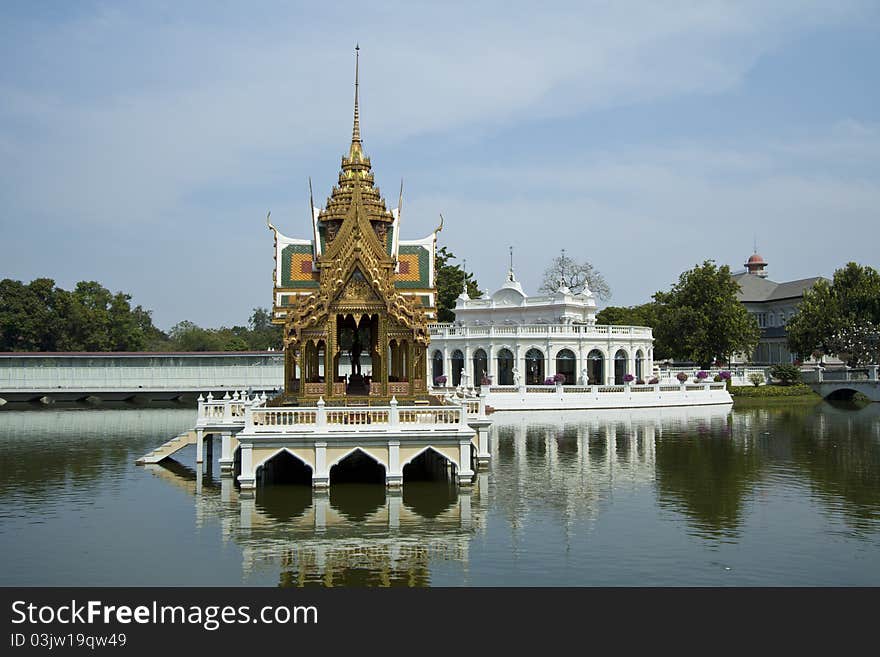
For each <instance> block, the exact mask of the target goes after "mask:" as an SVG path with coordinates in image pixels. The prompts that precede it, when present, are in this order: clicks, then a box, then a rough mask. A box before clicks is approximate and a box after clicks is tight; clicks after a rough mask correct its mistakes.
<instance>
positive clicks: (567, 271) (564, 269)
mask: <svg viewBox="0 0 880 657" xmlns="http://www.w3.org/2000/svg"><path fill="white" fill-rule="evenodd" d="M562 282H564V283H565V285H566V287H568V289H570V290H571V291H572V292H574V293H575V294H578V293H580V292H582V291H583V289H584V288H585V287H586V288H588V289H589V290H590V291H591V292H592V293H593V294H595V295H596V296H597V297H598V298H599V299H601V300H602V301H605V300H607V299H610V298H611V288H610V287H608V283H606V282H605V278H604V277H603V276H602V274H600V273H599V272H598V271H596V269H595V268H594V267H593V265H592V264H590V263H589V262H587V261H586V260H585V261H584V262H580V263H578V262H575V260H574V259H572V258H569V257H568V256H567V255H565V249H562V253H561V254H560V255H559V256H557V257H556V258H554V259H553V262H551V263H550V266H549V267H547V269H546V270H544V281H543V283H541V287H540V288H538V289H539V290H540V291H541V292H548V293H550V292H555V291H556V290H558V289H559V285H560V283H562Z"/></svg>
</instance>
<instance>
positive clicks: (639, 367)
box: [636, 349, 645, 381]
mask: <svg viewBox="0 0 880 657" xmlns="http://www.w3.org/2000/svg"><path fill="white" fill-rule="evenodd" d="M644 370H645V355H644V354H643V353H642V350H641V349H639V350H638V351H637V352H636V380H639V381H642V380H644V378H645V372H644Z"/></svg>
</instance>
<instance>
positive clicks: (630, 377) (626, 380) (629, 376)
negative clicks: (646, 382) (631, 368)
mask: <svg viewBox="0 0 880 657" xmlns="http://www.w3.org/2000/svg"><path fill="white" fill-rule="evenodd" d="M635 380H636V377H634V376H633V375H632V374H624V375H623V382H624V383H627V384H628V383H632V382H633V381H635Z"/></svg>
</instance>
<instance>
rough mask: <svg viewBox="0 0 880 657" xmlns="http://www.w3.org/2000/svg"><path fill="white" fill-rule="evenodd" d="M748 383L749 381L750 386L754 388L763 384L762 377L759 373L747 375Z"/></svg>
mask: <svg viewBox="0 0 880 657" xmlns="http://www.w3.org/2000/svg"><path fill="white" fill-rule="evenodd" d="M749 381H751V383H752V385H753V386H755V387H756V388H757V387H758V386H759V385H761V384H762V383H764V375H763V374H761V373H760V372H752V373H751V374H749Z"/></svg>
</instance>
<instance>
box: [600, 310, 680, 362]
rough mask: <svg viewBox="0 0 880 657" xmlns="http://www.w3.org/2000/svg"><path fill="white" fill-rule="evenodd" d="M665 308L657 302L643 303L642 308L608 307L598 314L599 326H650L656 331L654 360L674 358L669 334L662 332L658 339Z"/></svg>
mask: <svg viewBox="0 0 880 657" xmlns="http://www.w3.org/2000/svg"><path fill="white" fill-rule="evenodd" d="M662 312H663V307H662V306H661V304H659V303H657V302H656V301H650V302H648V303H643V304H641V305H640V306H628V307H625V306H607V307H605V308H603V309H602V310H600V311H599V312H598V313H597V314H596V323H597V324H608V325H612V326H648V327H650V328H651V329H653V330H654V360H663V359H665V358H671V357H672V350H671V349H670V346H669V345H668V344H667V343H666V341H665V337H666V334H667V333H668V332H661V337H658V331H657V328H658V327H659V326H660V323H661V313H662Z"/></svg>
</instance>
